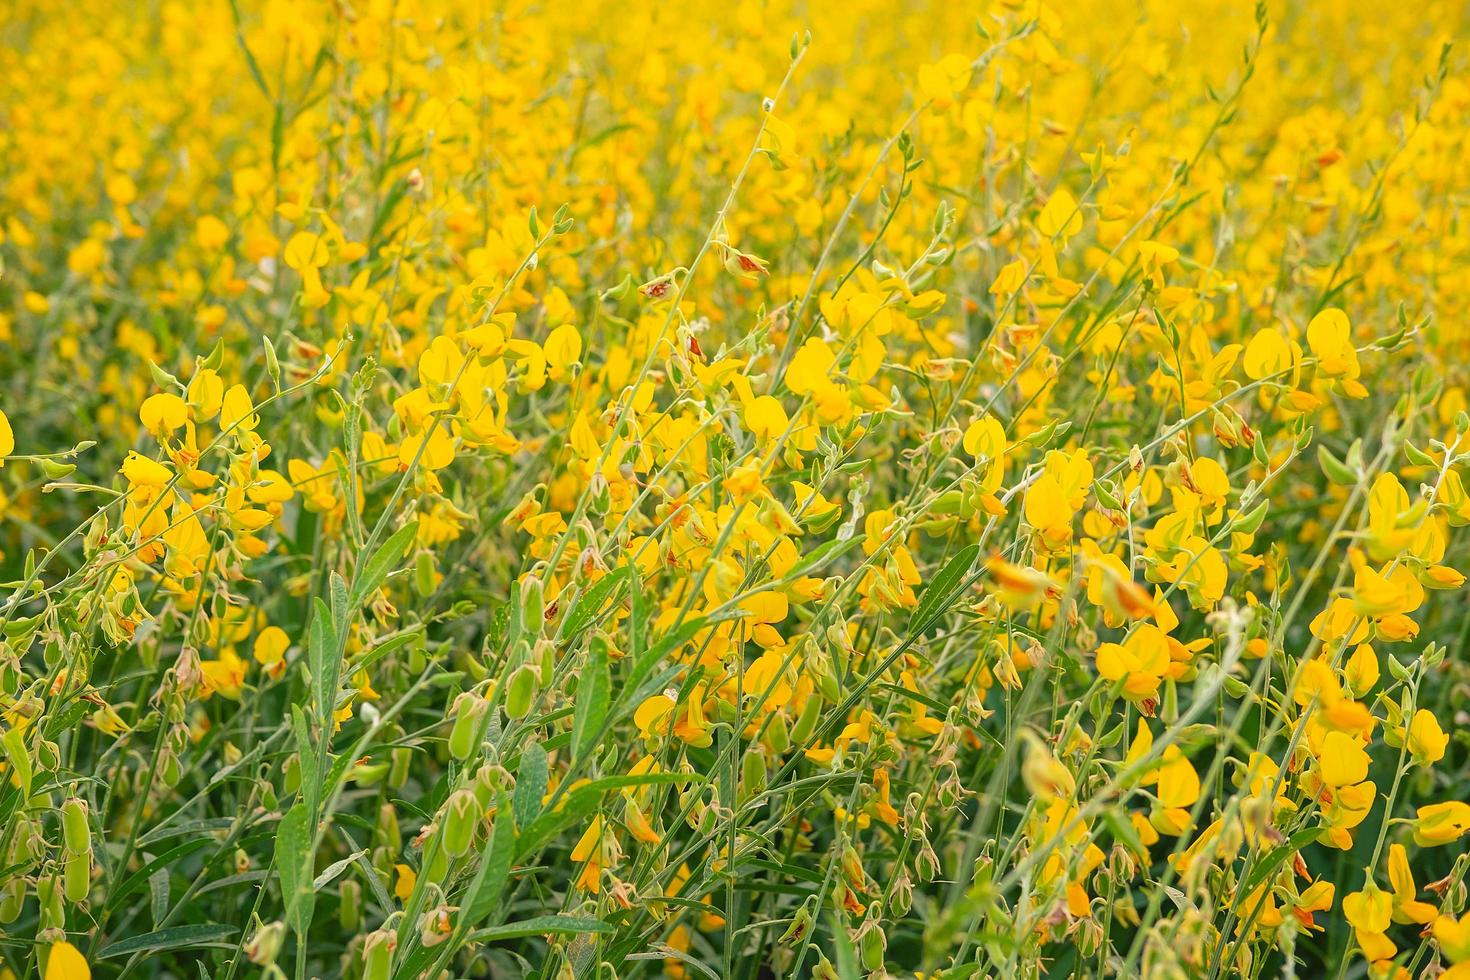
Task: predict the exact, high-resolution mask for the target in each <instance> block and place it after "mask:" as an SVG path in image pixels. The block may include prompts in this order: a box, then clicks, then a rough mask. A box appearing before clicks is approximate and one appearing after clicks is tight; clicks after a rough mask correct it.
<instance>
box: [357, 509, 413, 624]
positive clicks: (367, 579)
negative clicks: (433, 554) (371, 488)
mask: <svg viewBox="0 0 1470 980" xmlns="http://www.w3.org/2000/svg"><path fill="white" fill-rule="evenodd" d="M418 533H419V522H418V521H410V522H408V523H407V524H405V525H403V526H402V527H400V528H399V529H398V530H396V531H394V532H393V534H392V535H391V536H390V537H389V538H388V540H387V541H384V542H383V543H382V544H381V545H379V546H378V550H377V551H374V552H373V553H372V555H371V557H369V558H368V559H367V560H366V561H365V562H364V563H363V566H362V570H361V571H360V572H359V573H358V575H357V587H356V589H354V590H353V597H354V598H355V599H356V600H357V602H358V603H359V604H361V603H362V602H365V601H366V600H367V599H368V597H369V596H371V595H372V594H373V593H374V592H376V591H378V589H379V588H381V587H382V585H383V583H384V582H385V581H387V579H388V576H389V575H391V574H392V573H393V571H394V570H395V569H396V568H398V565H399V563H400V562H402V561H403V556H404V555H406V554H407V553H408V546H409V545H410V544H412V543H413V540H414V538H415V537H417V536H418Z"/></svg>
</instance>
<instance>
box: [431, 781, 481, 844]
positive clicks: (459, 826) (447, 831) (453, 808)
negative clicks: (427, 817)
mask: <svg viewBox="0 0 1470 980" xmlns="http://www.w3.org/2000/svg"><path fill="white" fill-rule="evenodd" d="M481 812H482V811H481V809H480V801H479V800H477V799H475V794H474V793H473V792H471V791H470V790H467V789H460V790H455V792H454V793H453V794H452V795H451V796H450V797H449V802H448V803H447V804H445V806H444V818H443V822H442V823H441V825H440V826H441V828H442V829H441V831H440V833H441V834H442V838H441V839H442V840H443V842H444V850H445V852H446V853H448V854H449V856H450V857H459V856H460V855H461V854H464V853H465V852H466V851H468V850H469V849H470V846H471V845H472V844H474V842H475V830H476V828H477V827H478V826H479V823H480V814H481Z"/></svg>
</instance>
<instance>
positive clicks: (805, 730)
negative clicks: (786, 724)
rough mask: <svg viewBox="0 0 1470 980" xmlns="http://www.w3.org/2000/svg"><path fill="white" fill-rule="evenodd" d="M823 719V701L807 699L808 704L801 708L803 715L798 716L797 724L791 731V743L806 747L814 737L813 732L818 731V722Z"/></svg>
mask: <svg viewBox="0 0 1470 980" xmlns="http://www.w3.org/2000/svg"><path fill="white" fill-rule="evenodd" d="M821 717H822V699H821V698H816V697H812V698H807V699H806V703H805V704H803V705H802V706H801V714H799V715H797V716H796V724H795V725H794V726H792V729H791V741H792V742H794V743H796V744H797V745H805V744H806V743H807V742H808V741H809V740H810V739H811V737H812V732H814V731H816V730H817V721H818V720H819V719H820V718H821Z"/></svg>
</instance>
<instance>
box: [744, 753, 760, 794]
mask: <svg viewBox="0 0 1470 980" xmlns="http://www.w3.org/2000/svg"><path fill="white" fill-rule="evenodd" d="M765 789H766V760H765V759H763V758H762V757H761V755H760V753H759V752H748V753H746V755H745V758H743V759H741V760H740V799H741V800H742V801H744V800H749V799H751V798H752V797H755V796H758V795H760V794H761V793H763V792H765Z"/></svg>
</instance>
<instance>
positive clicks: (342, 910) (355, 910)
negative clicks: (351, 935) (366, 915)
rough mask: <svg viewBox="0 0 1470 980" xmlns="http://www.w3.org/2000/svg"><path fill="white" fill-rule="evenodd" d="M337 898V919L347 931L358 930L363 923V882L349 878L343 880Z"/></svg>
mask: <svg viewBox="0 0 1470 980" xmlns="http://www.w3.org/2000/svg"><path fill="white" fill-rule="evenodd" d="M337 898H338V904H337V921H338V922H340V923H341V924H342V928H343V929H344V930H346V931H347V932H356V931H357V927H358V926H359V925H361V924H362V883H361V882H359V881H358V880H357V879H356V878H348V879H347V880H346V881H344V882H342V887H341V889H340V890H339V891H338V894H337Z"/></svg>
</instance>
